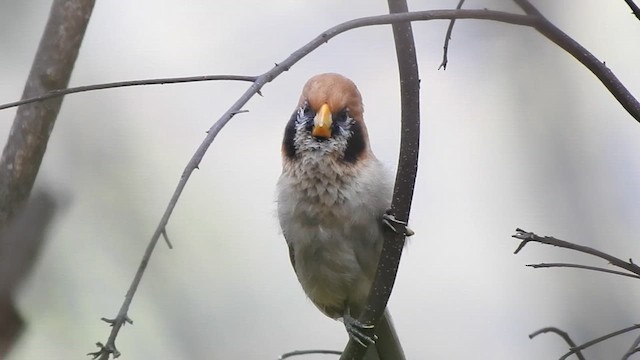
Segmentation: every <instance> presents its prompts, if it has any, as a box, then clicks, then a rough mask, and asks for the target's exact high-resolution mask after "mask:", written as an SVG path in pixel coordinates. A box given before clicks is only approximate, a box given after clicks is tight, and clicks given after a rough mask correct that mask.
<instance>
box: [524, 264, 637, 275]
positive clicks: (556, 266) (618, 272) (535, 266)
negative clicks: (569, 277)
mask: <svg viewBox="0 0 640 360" xmlns="http://www.w3.org/2000/svg"><path fill="white" fill-rule="evenodd" d="M527 266H528V267H532V268H534V269H544V268H559V267H564V268H574V269H584V270H592V271H599V272H604V273H608V274H614V275H620V276H627V277H630V278H634V279H640V276H638V275H633V274H628V273H626V272H622V271H615V270H609V269H604V268H601V267H597V266H588V265H579V264H565V263H541V264H529V265H527Z"/></svg>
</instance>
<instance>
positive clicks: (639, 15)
mask: <svg viewBox="0 0 640 360" xmlns="http://www.w3.org/2000/svg"><path fill="white" fill-rule="evenodd" d="M624 2H626V3H627V5H629V7H630V8H631V12H632V13H633V15H635V16H636V18H637V19H638V20H640V7H638V5H636V4H635V3H634V2H633V0H624Z"/></svg>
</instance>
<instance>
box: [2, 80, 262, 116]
mask: <svg viewBox="0 0 640 360" xmlns="http://www.w3.org/2000/svg"><path fill="white" fill-rule="evenodd" d="M214 80H232V81H248V82H254V81H256V77H255V76H242V75H202V76H189V77H176V78H164V79H146V80H129V81H118V82H110V83H103V84H95V85H87V86H77V87H72V88H67V89H59V90H52V91H49V92H48V93H46V94H43V95H40V96H34V97H30V98H28V99H23V100H19V101H14V102H11V103H7V104H2V105H0V110H3V109H8V108H11V107H15V106H20V105H24V104H29V103H33V102H37V101H42V100H47V99H51V98H55V97H59V96H64V95H68V94H75V93H80V92H86V91H95V90H104V89H113V88H121V87H128V86H140V85H163V84H179V83H186V82H198V81H214Z"/></svg>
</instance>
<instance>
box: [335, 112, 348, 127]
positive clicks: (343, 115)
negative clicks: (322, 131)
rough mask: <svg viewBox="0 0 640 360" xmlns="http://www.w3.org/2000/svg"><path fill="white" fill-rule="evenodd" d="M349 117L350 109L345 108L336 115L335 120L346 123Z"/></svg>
mask: <svg viewBox="0 0 640 360" xmlns="http://www.w3.org/2000/svg"><path fill="white" fill-rule="evenodd" d="M347 119H349V109H343V110H342V111H340V112H338V113H337V114H336V115H335V121H336V122H337V123H339V124H344V123H346V122H347Z"/></svg>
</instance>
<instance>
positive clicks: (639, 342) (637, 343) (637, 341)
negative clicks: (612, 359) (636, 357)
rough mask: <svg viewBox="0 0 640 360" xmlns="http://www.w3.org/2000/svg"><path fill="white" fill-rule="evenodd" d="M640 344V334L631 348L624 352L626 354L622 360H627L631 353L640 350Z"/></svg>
mask: <svg viewBox="0 0 640 360" xmlns="http://www.w3.org/2000/svg"><path fill="white" fill-rule="evenodd" d="M638 345H640V336H638V337H637V338H636V339H635V340H634V341H633V344H631V347H630V348H629V350H628V351H627V352H626V353H625V354H624V356H623V357H622V360H627V359H629V358H630V357H631V355H633V354H635V353H637V352H640V348H638Z"/></svg>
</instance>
